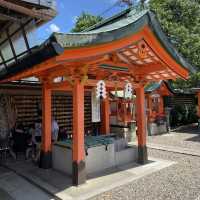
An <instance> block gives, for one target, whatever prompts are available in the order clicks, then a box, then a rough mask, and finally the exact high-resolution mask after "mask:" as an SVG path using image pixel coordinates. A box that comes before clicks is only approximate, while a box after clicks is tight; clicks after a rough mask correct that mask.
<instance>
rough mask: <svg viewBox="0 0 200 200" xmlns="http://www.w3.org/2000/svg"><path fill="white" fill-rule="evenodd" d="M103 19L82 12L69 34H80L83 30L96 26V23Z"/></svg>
mask: <svg viewBox="0 0 200 200" xmlns="http://www.w3.org/2000/svg"><path fill="white" fill-rule="evenodd" d="M102 20H103V18H102V17H100V16H94V15H91V14H89V13H86V12H83V13H82V14H81V15H80V16H79V17H78V18H77V19H76V24H75V26H74V28H73V29H72V30H71V32H81V31H84V30H85V29H87V28H89V27H91V26H93V25H94V24H97V23H98V22H100V21H102Z"/></svg>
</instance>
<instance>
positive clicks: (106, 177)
mask: <svg viewBox="0 0 200 200" xmlns="http://www.w3.org/2000/svg"><path fill="white" fill-rule="evenodd" d="M149 159H150V161H149V163H147V164H146V165H142V166H141V165H138V164H136V163H133V164H129V165H124V166H121V167H118V168H114V169H109V170H106V171H105V172H102V173H98V174H92V175H88V180H87V182H86V184H83V185H81V186H79V187H73V186H72V184H71V178H70V177H68V176H66V175H64V174H61V173H58V172H56V171H54V170H42V169H39V168H37V167H35V166H33V165H31V163H27V162H25V163H23V162H21V163H16V164H15V165H9V167H10V168H13V170H15V171H16V173H18V174H20V175H21V176H23V177H25V178H26V179H27V180H29V181H30V182H31V183H33V184H35V185H37V186H38V187H39V188H42V189H43V190H44V191H47V192H49V193H50V194H52V195H54V196H55V197H56V198H58V199H62V200H85V199H88V198H92V197H94V196H96V195H99V194H101V193H103V192H106V191H109V190H111V189H113V188H116V187H119V186H122V185H125V184H128V183H131V182H133V181H135V180H137V179H139V178H141V177H145V176H146V175H149V174H152V173H154V172H157V171H159V170H161V169H164V168H166V167H169V166H171V165H173V164H175V162H174V161H167V160H162V159H154V158H149Z"/></svg>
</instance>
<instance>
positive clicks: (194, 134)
mask: <svg viewBox="0 0 200 200" xmlns="http://www.w3.org/2000/svg"><path fill="white" fill-rule="evenodd" d="M147 141H148V142H149V143H154V144H163V145H170V146H178V147H183V148H189V149H193V150H197V151H198V150H199V151H200V131H199V130H198V129H197V128H195V127H189V128H188V129H184V130H182V131H177V132H171V133H170V134H164V135H157V136H148V139H147Z"/></svg>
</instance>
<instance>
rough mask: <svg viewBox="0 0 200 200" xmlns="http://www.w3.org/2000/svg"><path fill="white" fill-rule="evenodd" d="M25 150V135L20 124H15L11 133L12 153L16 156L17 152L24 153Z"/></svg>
mask: <svg viewBox="0 0 200 200" xmlns="http://www.w3.org/2000/svg"><path fill="white" fill-rule="evenodd" d="M26 149H27V135H26V134H25V133H24V128H23V125H22V124H17V125H16V126H15V128H14V131H13V151H14V152H15V154H16V157H17V154H18V153H19V152H22V153H26Z"/></svg>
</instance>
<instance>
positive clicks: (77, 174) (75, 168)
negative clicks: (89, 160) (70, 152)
mask: <svg viewBox="0 0 200 200" xmlns="http://www.w3.org/2000/svg"><path fill="white" fill-rule="evenodd" d="M72 173H73V174H72V182H73V185H74V186H78V185H81V184H83V183H85V182H86V168H85V161H83V160H81V161H80V162H79V163H77V162H76V161H73V164H72Z"/></svg>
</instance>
